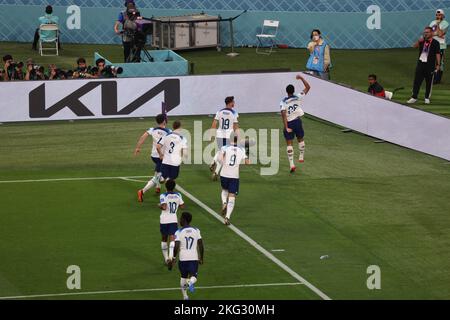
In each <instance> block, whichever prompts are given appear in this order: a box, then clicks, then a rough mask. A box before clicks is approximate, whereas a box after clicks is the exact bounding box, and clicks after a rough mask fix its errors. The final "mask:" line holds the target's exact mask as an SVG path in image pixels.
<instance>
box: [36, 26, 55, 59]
mask: <svg viewBox="0 0 450 320" xmlns="http://www.w3.org/2000/svg"><path fill="white" fill-rule="evenodd" d="M58 32H59V28H58V25H57V24H41V25H40V27H39V54H40V55H41V56H54V55H56V56H58V55H59V50H58ZM44 44H55V46H54V47H53V46H51V47H44ZM44 50H45V51H55V53H56V54H44Z"/></svg>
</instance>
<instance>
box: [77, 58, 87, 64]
mask: <svg viewBox="0 0 450 320" xmlns="http://www.w3.org/2000/svg"><path fill="white" fill-rule="evenodd" d="M80 63H86V59H85V58H78V59H77V64H80Z"/></svg>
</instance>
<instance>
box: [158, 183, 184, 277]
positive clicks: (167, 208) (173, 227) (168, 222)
mask: <svg viewBox="0 0 450 320" xmlns="http://www.w3.org/2000/svg"><path fill="white" fill-rule="evenodd" d="M175 186H176V183H175V181H173V180H167V181H166V190H167V191H166V192H165V193H163V194H161V196H160V197H159V205H158V206H159V208H160V209H161V215H160V217H159V223H160V225H159V230H160V231H161V236H162V240H161V250H162V254H163V257H164V262H165V263H166V264H167V267H168V268H169V270H172V262H173V256H174V255H173V252H174V248H175V232H176V231H177V230H178V219H177V210H178V208H182V209H184V201H183V197H182V196H181V194H180V193H178V192H175V191H174V190H175ZM167 242H169V245H167ZM167 249H168V250H167Z"/></svg>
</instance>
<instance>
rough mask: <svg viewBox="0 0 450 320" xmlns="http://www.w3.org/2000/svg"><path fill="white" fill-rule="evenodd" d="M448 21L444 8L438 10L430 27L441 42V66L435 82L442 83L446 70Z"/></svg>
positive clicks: (434, 36) (436, 38)
mask: <svg viewBox="0 0 450 320" xmlns="http://www.w3.org/2000/svg"><path fill="white" fill-rule="evenodd" d="M448 26H449V24H448V22H447V21H446V20H445V12H444V10H442V9H437V10H436V19H435V20H433V21H431V23H430V27H431V28H432V29H433V38H434V39H435V40H437V41H438V42H439V45H440V55H441V68H440V70H439V71H438V72H436V75H435V76H434V83H435V84H437V83H440V82H441V79H442V73H443V72H444V52H445V49H447V42H446V41H445V35H446V34H447V31H448Z"/></svg>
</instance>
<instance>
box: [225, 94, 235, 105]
mask: <svg viewBox="0 0 450 320" xmlns="http://www.w3.org/2000/svg"><path fill="white" fill-rule="evenodd" d="M233 101H234V97H233V96H229V97H226V98H225V104H226V105H228V104H230V103H231V102H233Z"/></svg>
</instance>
